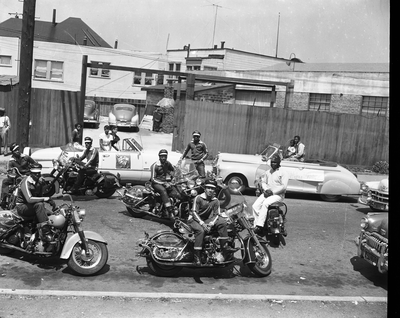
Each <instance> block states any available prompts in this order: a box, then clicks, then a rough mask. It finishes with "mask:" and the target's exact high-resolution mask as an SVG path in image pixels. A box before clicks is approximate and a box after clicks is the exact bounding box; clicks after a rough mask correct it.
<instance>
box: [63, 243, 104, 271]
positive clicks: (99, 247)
mask: <svg viewBox="0 0 400 318" xmlns="http://www.w3.org/2000/svg"><path fill="white" fill-rule="evenodd" d="M88 247H89V251H90V256H89V257H86V255H85V252H84V250H83V248H82V245H81V243H80V242H78V243H76V244H75V246H74V247H73V248H72V252H71V256H70V257H69V259H68V266H69V268H70V269H72V270H73V271H74V272H75V273H77V274H79V275H82V276H90V275H94V274H96V273H97V272H99V271H100V270H101V269H102V268H103V267H104V265H106V263H107V260H108V249H107V245H106V244H105V243H103V242H97V241H93V240H88ZM86 258H87V259H86Z"/></svg>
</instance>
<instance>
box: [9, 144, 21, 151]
mask: <svg viewBox="0 0 400 318" xmlns="http://www.w3.org/2000/svg"><path fill="white" fill-rule="evenodd" d="M10 150H11V152H14V151H16V150H19V145H18V144H17V143H16V142H13V143H12V144H11V145H10Z"/></svg>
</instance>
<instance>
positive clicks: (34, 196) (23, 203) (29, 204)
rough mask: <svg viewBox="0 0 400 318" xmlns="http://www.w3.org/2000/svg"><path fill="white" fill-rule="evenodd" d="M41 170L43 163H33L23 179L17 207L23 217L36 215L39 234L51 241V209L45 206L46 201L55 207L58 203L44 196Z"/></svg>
mask: <svg viewBox="0 0 400 318" xmlns="http://www.w3.org/2000/svg"><path fill="white" fill-rule="evenodd" d="M41 172H42V165H41V164H38V163H36V164H34V165H32V168H31V172H30V175H29V176H26V177H24V178H23V179H22V181H21V185H20V187H19V190H18V196H17V200H16V207H15V208H16V210H17V213H18V214H19V215H20V216H22V217H32V216H36V220H37V222H38V223H37V228H38V231H39V236H40V238H41V239H42V240H43V241H44V242H49V241H51V237H50V238H49V236H48V234H49V232H50V227H49V225H48V220H49V218H48V216H47V214H48V212H49V211H47V209H46V208H45V205H44V203H45V202H47V203H49V204H50V205H51V206H52V207H53V209H54V208H55V207H56V205H55V203H54V201H53V200H52V199H51V198H50V197H43V186H44V185H45V183H44V182H42V180H40V179H41V178H40V176H41Z"/></svg>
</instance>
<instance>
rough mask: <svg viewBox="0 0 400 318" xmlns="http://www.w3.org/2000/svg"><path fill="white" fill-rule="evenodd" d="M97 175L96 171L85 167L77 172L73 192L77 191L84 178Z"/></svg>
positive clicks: (93, 168)
mask: <svg viewBox="0 0 400 318" xmlns="http://www.w3.org/2000/svg"><path fill="white" fill-rule="evenodd" d="M96 173H97V170H96V168H95V167H85V168H82V169H80V170H79V172H78V176H77V177H76V181H75V184H74V186H73V188H74V190H78V189H79V188H80V186H81V185H82V182H83V180H84V179H85V176H92V175H94V174H96Z"/></svg>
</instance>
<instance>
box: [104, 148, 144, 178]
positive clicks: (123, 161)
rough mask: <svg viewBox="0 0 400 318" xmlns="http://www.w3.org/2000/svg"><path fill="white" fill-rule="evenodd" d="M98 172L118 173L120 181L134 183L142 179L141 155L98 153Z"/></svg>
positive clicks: (120, 152) (133, 153)
mask: <svg viewBox="0 0 400 318" xmlns="http://www.w3.org/2000/svg"><path fill="white" fill-rule="evenodd" d="M99 156H100V158H99V159H100V160H99V170H100V171H109V172H112V173H114V174H117V173H119V174H120V176H121V181H122V182H123V183H125V182H135V181H142V179H143V155H142V153H141V152H139V151H129V152H128V151H126V152H122V151H116V152H100V153H99Z"/></svg>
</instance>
